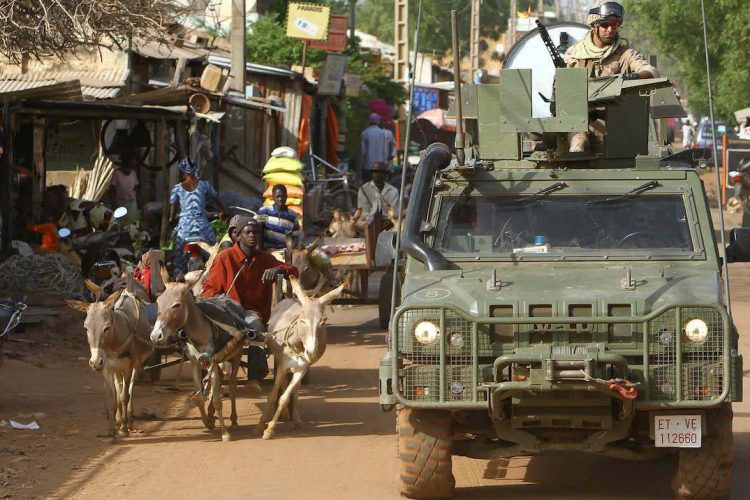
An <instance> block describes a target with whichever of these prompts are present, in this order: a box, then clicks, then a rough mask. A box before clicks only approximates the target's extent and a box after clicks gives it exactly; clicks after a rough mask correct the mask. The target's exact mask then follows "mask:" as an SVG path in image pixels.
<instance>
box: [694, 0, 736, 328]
mask: <svg viewBox="0 0 750 500" xmlns="http://www.w3.org/2000/svg"><path fill="white" fill-rule="evenodd" d="M701 19H702V20H703V48H704V50H705V52H706V80H707V83H708V111H709V114H710V118H711V134H712V139H713V144H714V147H713V148H712V150H713V156H714V170H716V198H717V201H718V202H719V234H720V235H721V240H720V241H721V255H722V257H723V259H722V274H723V275H724V300H726V307H727V313H729V316H730V317H731V316H732V307H731V301H730V300H729V299H730V296H729V264H728V263H727V243H726V241H725V239H726V238H725V236H724V200H722V199H721V189H719V186H721V169H720V168H719V153H718V152H717V150H716V149H717V147H718V144H717V143H716V124H715V122H714V94H713V91H712V86H711V65H710V64H709V62H708V31H707V29H706V6H705V4H704V2H703V0H701Z"/></svg>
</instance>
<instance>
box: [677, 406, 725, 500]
mask: <svg viewBox="0 0 750 500" xmlns="http://www.w3.org/2000/svg"><path fill="white" fill-rule="evenodd" d="M707 419H708V421H707V424H708V425H707V429H708V433H709V434H708V435H707V436H704V437H703V443H702V446H701V447H700V448H697V449H681V450H680V458H679V462H678V466H677V473H676V474H675V478H674V481H673V482H672V488H673V489H674V492H675V495H676V496H677V498H679V499H704V498H706V499H708V498H729V495H730V493H731V491H732V405H731V404H730V403H725V404H723V405H722V406H721V407H720V408H718V409H717V410H715V411H713V412H710V413H709V414H708V415H707Z"/></svg>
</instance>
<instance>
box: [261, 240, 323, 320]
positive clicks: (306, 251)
mask: <svg viewBox="0 0 750 500" xmlns="http://www.w3.org/2000/svg"><path fill="white" fill-rule="evenodd" d="M319 244H320V238H318V239H316V240H315V241H313V242H312V243H310V244H309V245H307V246H306V247H304V246H301V245H300V244H298V243H297V242H295V240H294V238H292V237H291V236H287V238H286V249H285V250H284V261H285V262H286V263H287V264H291V265H293V266H294V267H296V268H297V270H298V271H299V284H300V286H301V287H302V289H303V290H304V291H305V293H306V294H307V295H308V296H309V297H315V296H318V295H321V294H323V293H326V292H329V291H331V267H330V262H328V263H325V262H321V261H320V260H319V259H318V258H317V255H316V254H317V252H320V251H319V250H318V245H319ZM274 305H276V304H274Z"/></svg>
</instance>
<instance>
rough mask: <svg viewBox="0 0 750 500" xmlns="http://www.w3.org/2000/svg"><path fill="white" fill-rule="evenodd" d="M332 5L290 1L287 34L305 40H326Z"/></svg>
mask: <svg viewBox="0 0 750 500" xmlns="http://www.w3.org/2000/svg"><path fill="white" fill-rule="evenodd" d="M330 17H331V7H329V6H328V5H320V4H316V3H294V2H292V3H289V10H288V11H287V16H286V36H288V37H290V38H302V39H304V40H326V39H327V38H328V21H329V19H330Z"/></svg>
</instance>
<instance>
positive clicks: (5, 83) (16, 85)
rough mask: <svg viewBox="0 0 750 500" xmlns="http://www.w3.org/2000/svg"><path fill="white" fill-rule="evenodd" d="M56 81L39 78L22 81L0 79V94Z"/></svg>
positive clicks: (52, 83)
mask: <svg viewBox="0 0 750 500" xmlns="http://www.w3.org/2000/svg"><path fill="white" fill-rule="evenodd" d="M55 83H57V82H56V81H55V80H40V81H36V82H24V81H19V80H0V94H8V93H10V92H19V91H22V90H28V89H35V88H39V87H46V86H48V85H54V84H55Z"/></svg>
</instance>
